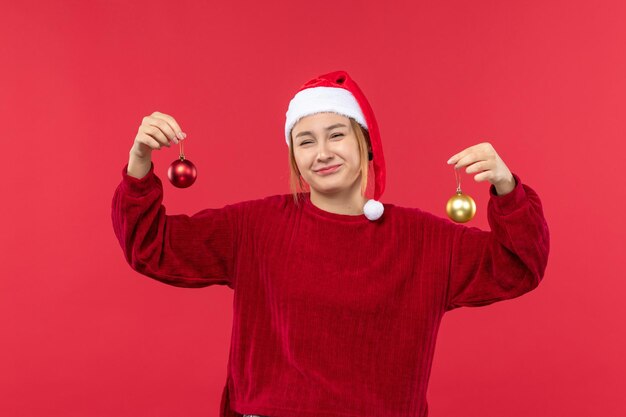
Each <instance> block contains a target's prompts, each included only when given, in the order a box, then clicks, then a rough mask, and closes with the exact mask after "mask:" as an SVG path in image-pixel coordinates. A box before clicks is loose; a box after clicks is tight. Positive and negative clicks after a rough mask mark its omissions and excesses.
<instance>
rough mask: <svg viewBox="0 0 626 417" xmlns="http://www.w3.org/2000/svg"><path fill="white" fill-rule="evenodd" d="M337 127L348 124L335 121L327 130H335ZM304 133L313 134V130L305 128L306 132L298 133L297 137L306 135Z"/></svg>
mask: <svg viewBox="0 0 626 417" xmlns="http://www.w3.org/2000/svg"><path fill="white" fill-rule="evenodd" d="M336 127H348V126H346V125H344V124H343V123H335V124H334V125H330V126H328V127H327V128H326V131H327V132H328V131H329V130H333V129H334V128H336ZM304 135H311V132H310V131H308V130H305V131H304V132H300V133H298V134H297V135H296V138H298V137H300V136H304Z"/></svg>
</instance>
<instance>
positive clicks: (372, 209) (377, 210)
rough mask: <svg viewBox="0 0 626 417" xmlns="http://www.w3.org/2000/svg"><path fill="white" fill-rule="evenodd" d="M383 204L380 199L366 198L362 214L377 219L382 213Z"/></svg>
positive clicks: (383, 209)
mask: <svg viewBox="0 0 626 417" xmlns="http://www.w3.org/2000/svg"><path fill="white" fill-rule="evenodd" d="M384 211H385V206H383V204H382V203H381V202H380V201H376V200H373V199H369V200H367V203H365V205H364V206H363V214H364V215H365V217H367V218H368V219H370V220H377V219H379V218H380V216H382V215H383V212H384Z"/></svg>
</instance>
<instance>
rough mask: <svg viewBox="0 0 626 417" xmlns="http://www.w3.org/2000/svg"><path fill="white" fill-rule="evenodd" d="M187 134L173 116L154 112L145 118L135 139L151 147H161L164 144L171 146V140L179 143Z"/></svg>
mask: <svg viewBox="0 0 626 417" xmlns="http://www.w3.org/2000/svg"><path fill="white" fill-rule="evenodd" d="M186 136H187V135H186V134H185V133H183V132H182V130H181V128H180V125H179V124H178V122H176V120H175V119H174V118H173V117H172V116H170V115H168V114H165V113H161V112H154V113H152V114H151V115H150V116H146V117H144V118H143V120H142V122H141V125H140V126H139V131H138V133H137V137H136V138H135V140H136V141H138V142H140V143H142V144H144V145H145V146H148V147H149V148H150V149H161V147H163V146H167V147H171V146H172V145H171V143H170V141H172V142H174V144H178V143H179V141H180V140H184V138H185V137H186Z"/></svg>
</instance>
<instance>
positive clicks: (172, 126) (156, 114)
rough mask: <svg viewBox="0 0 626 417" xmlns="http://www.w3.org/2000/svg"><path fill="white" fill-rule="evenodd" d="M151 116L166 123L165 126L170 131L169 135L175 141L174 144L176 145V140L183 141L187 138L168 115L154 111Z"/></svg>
mask: <svg viewBox="0 0 626 417" xmlns="http://www.w3.org/2000/svg"><path fill="white" fill-rule="evenodd" d="M152 116H153V117H155V118H158V119H161V120H164V121H165V122H166V123H167V126H168V127H169V128H170V129H171V133H172V134H173V135H174V136H173V139H177V141H176V142H175V143H178V139H180V140H183V139H185V137H186V136H187V135H186V134H185V133H184V132H183V131H182V129H181V128H180V126H179V125H178V122H177V121H176V120H175V119H174V118H173V117H172V116H170V115H169V114H165V113H161V112H158V111H155V112H154V113H152ZM168 137H169V136H168Z"/></svg>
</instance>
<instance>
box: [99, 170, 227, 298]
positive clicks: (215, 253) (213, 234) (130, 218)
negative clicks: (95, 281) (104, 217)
mask: <svg viewBox="0 0 626 417" xmlns="http://www.w3.org/2000/svg"><path fill="white" fill-rule="evenodd" d="M127 169H128V163H127V164H126V165H124V168H123V169H122V181H121V182H120V184H119V185H118V187H117V188H116V190H115V193H114V195H113V201H112V207H111V218H112V222H113V230H114V232H115V235H116V236H117V239H118V241H119V243H120V246H121V248H122V251H123V253H124V257H125V258H126V261H127V262H128V264H129V265H130V266H131V268H132V269H134V270H135V271H137V272H139V273H141V274H143V275H146V276H148V277H151V278H154V279H156V280H158V281H161V282H163V283H166V284H169V285H173V286H177V287H190V288H198V287H206V286H208V285H213V284H221V285H227V286H229V287H230V288H234V285H233V269H234V262H235V260H234V257H235V242H234V240H235V229H236V220H237V218H236V215H237V209H238V207H239V205H227V206H225V207H223V208H209V209H205V210H201V211H199V212H197V213H196V214H194V215H192V216H188V215H184V214H178V215H168V214H166V209H165V206H164V205H163V204H162V200H163V184H162V183H161V180H160V179H159V177H157V175H156V174H155V173H154V163H151V165H150V171H148V173H147V174H146V175H145V176H144V177H142V178H135V177H132V176H130V175H128V174H127Z"/></svg>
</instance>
